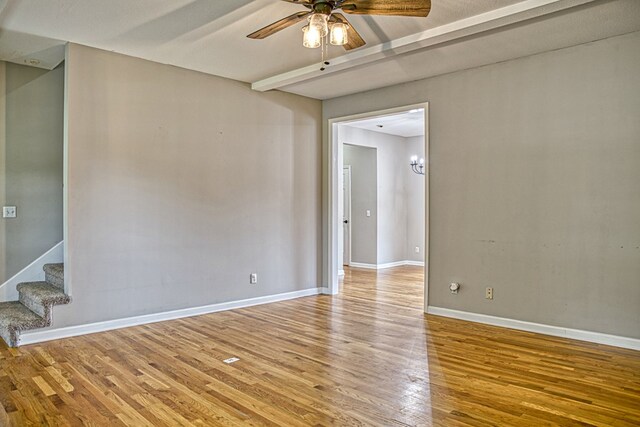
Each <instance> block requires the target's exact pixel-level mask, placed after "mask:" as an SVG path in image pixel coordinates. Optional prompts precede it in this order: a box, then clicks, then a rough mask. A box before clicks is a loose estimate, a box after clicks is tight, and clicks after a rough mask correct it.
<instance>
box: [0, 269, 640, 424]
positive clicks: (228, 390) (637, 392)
mask: <svg viewBox="0 0 640 427" xmlns="http://www.w3.org/2000/svg"><path fill="white" fill-rule="evenodd" d="M421 270H422V269H421V268H419V267H398V268H393V269H387V270H382V271H371V270H359V269H347V272H346V276H345V279H344V284H343V287H344V289H343V292H342V293H341V294H340V295H339V296H317V297H308V298H301V299H297V300H291V301H284V302H280V303H275V304H269V305H262V306H256V307H251V308H246V309H241V310H234V311H228V312H221V313H215V314H210V315H205V316H198V317H192V318H187V319H179V320H175V321H170V322H163V323H156V324H150V325H143V326H138V327H133V328H128V329H122V330H117V331H111V332H105V333H100V334H94V335H88V336H84V337H77V338H70V339H66V340H60V341H54V342H50V343H43V344H38V345H34V346H26V347H22V348H19V349H9V348H7V347H5V346H3V345H0V425H1V426H29V425H33V426H41V425H51V426H85V425H95V426H154V427H156V426H160V427H162V426H229V427H237V426H329V425H335V426H446V427H450V426H460V427H463V426H464V427H469V426H482V427H484V426H536V427H537V426H616V427H627V426H640V352H634V351H631V350H625V349H620V348H614V347H608V346H603V345H597V344H591V343H585V342H579V341H572V340H567V339H562V338H556V337H549V336H543V335H538V334H533V333H527V332H521V331H515V330H509V329H503V328H497V327H492V326H487V325H481V324H475V323H470V322H465V321H461V320H455V319H447V318H443V317H437V316H430V315H424V313H423V312H422V280H423V278H422V271H421ZM229 357H239V358H240V360H239V361H238V362H235V363H233V364H225V363H224V362H223V360H224V359H227V358H229Z"/></svg>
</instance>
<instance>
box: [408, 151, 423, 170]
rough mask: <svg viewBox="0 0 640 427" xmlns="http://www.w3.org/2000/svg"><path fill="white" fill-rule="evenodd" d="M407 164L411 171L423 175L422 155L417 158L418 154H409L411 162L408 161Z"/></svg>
mask: <svg viewBox="0 0 640 427" xmlns="http://www.w3.org/2000/svg"><path fill="white" fill-rule="evenodd" d="M409 165H410V166H411V170H412V171H414V172H415V173H417V174H418V175H424V159H423V158H422V157H421V158H420V160H418V156H416V155H413V156H411V163H409Z"/></svg>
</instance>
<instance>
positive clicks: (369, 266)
mask: <svg viewBox="0 0 640 427" xmlns="http://www.w3.org/2000/svg"><path fill="white" fill-rule="evenodd" d="M403 265H416V266H419V267H424V262H421V261H409V260H404V261H396V262H387V263H385V264H365V263H363V262H351V265H350V266H349V267H354V268H365V269H367V270H384V269H385V268H393V267H401V266H403Z"/></svg>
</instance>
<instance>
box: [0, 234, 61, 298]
mask: <svg viewBox="0 0 640 427" xmlns="http://www.w3.org/2000/svg"><path fill="white" fill-rule="evenodd" d="M63 259H64V242H60V243H58V244H57V245H55V246H54V247H52V248H51V249H49V250H48V251H47V252H45V253H44V254H42V255H41V256H40V257H38V259H36V260H35V261H33V262H32V263H31V264H29V265H27V266H26V267H25V268H23V269H22V270H20V271H19V272H18V273H16V274H15V275H14V276H13V277H11V278H10V279H9V280H7V281H6V282H4V283H3V284H2V285H0V302H3V301H15V300H17V299H18V291H17V290H16V285H18V284H19V283H22V282H37V281H40V280H44V271H42V267H43V266H44V265H45V264H52V263H59V262H63Z"/></svg>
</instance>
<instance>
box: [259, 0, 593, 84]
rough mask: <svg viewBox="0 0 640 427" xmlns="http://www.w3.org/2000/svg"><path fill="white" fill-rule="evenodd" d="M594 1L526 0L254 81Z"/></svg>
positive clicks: (330, 69) (280, 78) (376, 56)
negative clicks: (329, 60)
mask: <svg viewBox="0 0 640 427" xmlns="http://www.w3.org/2000/svg"><path fill="white" fill-rule="evenodd" d="M593 1H595V0H525V1H523V2H520V3H516V4H512V5H509V6H505V7H503V8H500V9H495V10H491V11H489V12H485V13H482V14H480V15H476V16H471V17H469V18H465V19H461V20H459V21H455V22H451V23H449V24H446V25H442V26H439V27H436V28H432V29H429V30H426V31H422V32H420V33H416V34H411V35H409V36H406V37H402V38H399V39H397V40H391V41H389V42H386V43H382V44H379V45H375V46H371V47H367V48H363V49H358V50H356V51H354V52H350V53H347V54H345V55H342V56H338V57H336V58H333V59H331V65H330V66H327V67H326V68H325V70H324V71H321V70H320V67H319V65H318V64H313V65H309V66H306V67H302V68H297V69H295V70H291V71H287V72H285V73H281V74H277V75H275V76H271V77H267V78H265V79H262V80H259V81H257V82H254V83H252V84H251V88H252V89H253V90H256V91H259V92H265V91H267V90H272V89H278V88H282V87H284V86H288V85H291V84H295V83H300V82H304V81H306V80H311V79H314V78H316V77H320V76H326V75H328V74H332V73H335V72H338V71H342V70H345V69H348V68H352V67H356V66H359V65H364V64H368V63H371V62H374V61H378V60H381V59H387V58H389V57H390V56H393V55H400V54H403V53H407V52H411V51H414V50H418V49H423V48H426V47H433V46H436V45H439V44H442V43H447V42H451V41H453V40H456V39H460V38H463V37H469V36H473V35H475V34H479V33H483V32H485V31H490V30H494V29H497V28H500V27H504V26H507V25H513V24H517V23H519V22H523V21H526V20H529V19H533V18H538V17H541V16H544V15H548V14H551V13H555V12H559V11H562V10H566V9H570V8H572V7H576V6H580V5H583V4H586V3H591V2H593Z"/></svg>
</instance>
